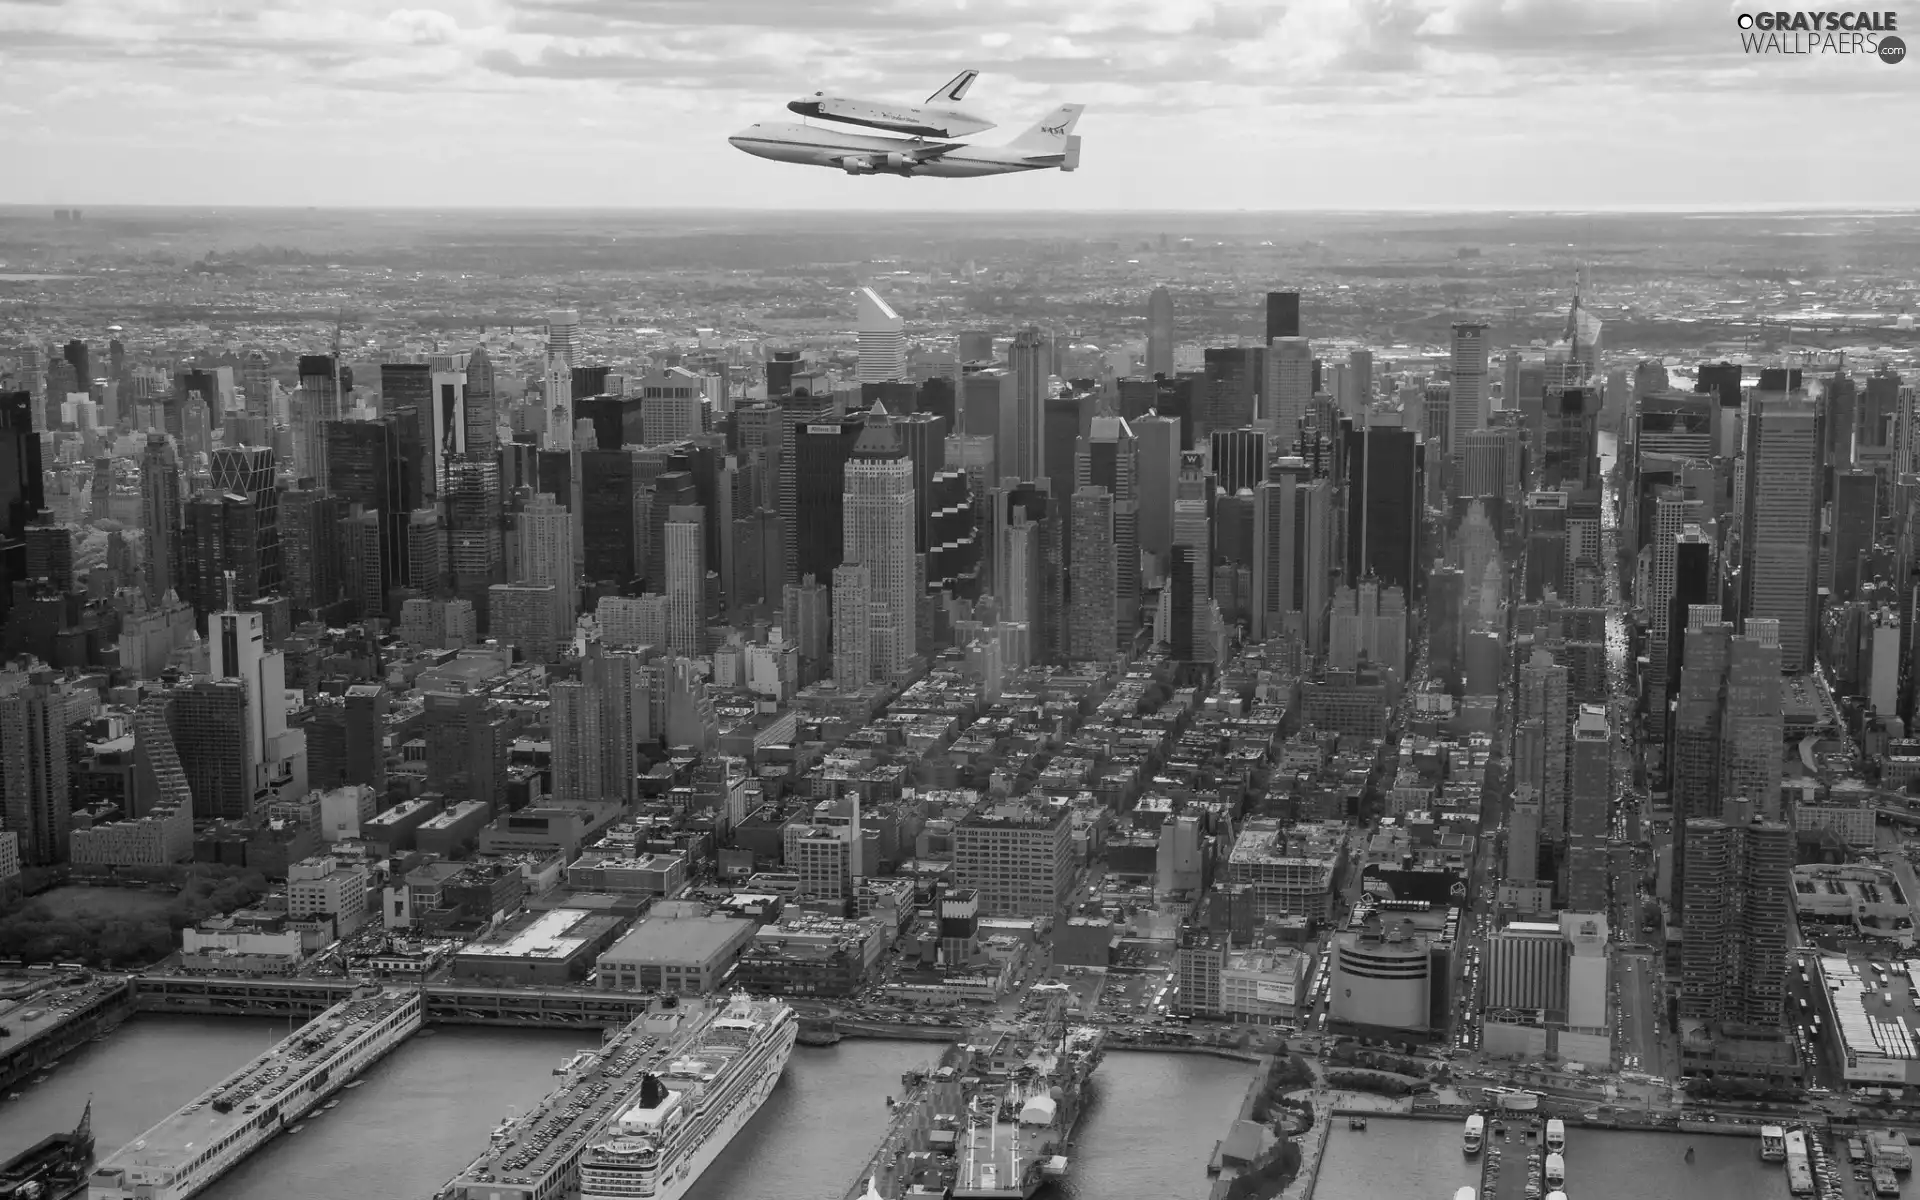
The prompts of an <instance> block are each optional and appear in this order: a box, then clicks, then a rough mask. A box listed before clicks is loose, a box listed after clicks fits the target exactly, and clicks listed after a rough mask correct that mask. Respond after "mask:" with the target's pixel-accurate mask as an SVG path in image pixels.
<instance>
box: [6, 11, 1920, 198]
mask: <svg viewBox="0 0 1920 1200" xmlns="http://www.w3.org/2000/svg"><path fill="white" fill-rule="evenodd" d="M1743 7H1747V6H1744V5H1741V4H1738V3H1735V4H1731V5H1730V4H1729V3H1728V2H1727V0H1051V2H1049V0H439V2H438V3H435V2H434V0H424V2H423V3H422V4H421V5H420V6H418V7H395V6H393V5H389V4H379V3H371V2H369V0H0V161H3V162H4V163H5V164H6V168H7V169H6V170H4V171H0V202H11V203H28V204H57V203H77V204H95V205H99V204H110V203H151V204H192V205H206V204H228V205H252V204H267V205H281V204H297V205H305V204H313V205H369V206H379V205H423V206H470V205H481V206H523V205H540V206H590V207H629V206H632V207H683V206H715V205H719V206H731V207H773V208H782V207H804V208H848V207H862V206H864V207H874V208H904V209H954V208H961V207H968V208H973V207H978V208H996V209H1032V208H1058V209H1287V208H1315V209H1324V208H1373V209H1380V208H1451V207H1461V208H1562V209H1565V208H1600V207H1624V206H1675V207H1746V206H1769V205H1781V204H1822V205H1825V204H1855V203H1858V204H1876V203H1880V204H1884V203H1906V204H1911V203H1914V202H1915V201H1916V199H1917V198H1920V155H1915V154H1913V153H1911V152H1910V151H1909V152H1901V153H1894V152H1893V142H1894V141H1896V140H1897V138H1898V136H1899V135H1897V134H1896V133H1895V130H1897V129H1901V128H1905V127H1907V126H1909V125H1910V124H1911V121H1912V118H1913V115H1914V114H1915V113H1916V112H1920V60H1916V59H1914V58H1909V60H1908V61H1907V62H1904V63H1901V64H1898V65H1887V64H1884V63H1881V62H1879V61H1877V60H1876V59H1874V58H1872V57H1859V56H1837V55H1836V56H1816V57H1811V58H1800V59H1787V58H1780V57H1766V58H1755V57H1749V56H1747V55H1745V54H1743V53H1742V50H1741V42H1740V35H1739V31H1738V30H1737V28H1736V27H1735V16H1736V14H1737V13H1738V12H1740V11H1741V10H1742V8H1743ZM1903 15H1905V14H1903ZM1911 16H1912V23H1913V26H1914V28H1913V29H1912V30H1911V31H1908V30H1903V32H1904V33H1905V34H1906V36H1907V37H1908V38H1909V39H1910V40H1913V41H1914V42H1915V43H1916V46H1917V47H1920V9H1916V10H1914V11H1913V12H1912V14H1911ZM966 66H971V67H978V68H979V69H980V70H981V71H982V72H983V74H982V76H981V78H980V80H979V81H978V82H977V83H976V84H975V85H974V89H973V92H972V94H971V95H970V96H969V97H968V100H969V102H970V104H969V107H972V108H974V109H976V110H977V111H980V112H982V113H983V114H985V115H987V116H989V117H990V118H992V119H994V120H997V121H998V122H999V123H1000V128H999V129H997V130H995V131H993V132H991V133H988V134H986V135H984V138H983V140H996V139H1000V138H1004V137H1011V136H1013V134H1014V133H1016V132H1018V131H1019V130H1021V129H1024V128H1025V127H1026V126H1027V125H1029V124H1031V123H1032V121H1033V120H1034V119H1035V118H1037V117H1038V116H1040V115H1041V114H1043V113H1045V112H1046V111H1047V110H1049V109H1050V108H1051V107H1052V106H1053V105H1055V104H1056V103H1058V102H1061V101H1067V100H1077V101H1081V102H1084V103H1085V104H1087V105H1088V113H1087V115H1086V117H1085V118H1084V119H1083V120H1082V122H1081V125H1080V132H1081V133H1082V134H1083V135H1084V138H1085V148H1084V152H1083V164H1082V167H1081V169H1080V171H1079V172H1078V173H1076V174H1074V175H1070V176H1061V175H1059V174H1057V173H1051V172H1049V173H1041V174H1037V175H1033V176H1027V177H1021V178H1009V179H987V180H933V179H896V178H871V177H867V178H848V177H845V176H842V175H840V174H838V173H836V172H830V171H824V170H819V169H813V168H805V167H797V166H789V165H785V164H779V163H770V162H765V161H762V160H758V159H754V158H751V157H748V156H747V155H744V154H742V153H740V152H739V151H737V150H734V149H732V148H731V147H729V146H728V145H727V143H726V141H725V138H726V136H727V135H728V134H730V133H732V132H735V131H736V130H738V129H740V128H742V127H743V126H745V125H748V124H750V123H752V122H754V121H757V120H762V119H796V118H792V117H791V116H790V115H789V114H788V113H786V112H785V111H784V105H785V102H786V101H787V100H789V99H791V98H793V97H795V96H798V95H801V94H804V93H806V92H810V91H814V90H816V89H832V90H835V91H839V92H842V93H848V94H856V95H872V96H880V97H899V98H904V99H914V100H917V99H919V98H920V97H923V96H925V95H926V94H927V93H928V92H930V91H932V90H933V89H934V88H935V87H937V86H938V85H939V84H940V83H942V82H943V81H945V80H946V79H947V78H949V77H950V76H951V75H952V74H953V73H954V72H955V71H956V70H958V69H959V68H961V67H966ZM1901 111H1904V113H1905V114H1906V115H1905V116H1904V117H1898V118H1896V113H1899V112H1901Z"/></svg>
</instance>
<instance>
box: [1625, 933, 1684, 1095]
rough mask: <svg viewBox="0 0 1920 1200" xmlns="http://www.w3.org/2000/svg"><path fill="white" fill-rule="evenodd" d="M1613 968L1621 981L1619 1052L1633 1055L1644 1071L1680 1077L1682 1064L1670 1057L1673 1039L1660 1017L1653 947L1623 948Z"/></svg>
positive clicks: (1656, 962) (1656, 966)
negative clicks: (1650, 949) (1669, 1059)
mask: <svg viewBox="0 0 1920 1200" xmlns="http://www.w3.org/2000/svg"><path fill="white" fill-rule="evenodd" d="M1614 968H1615V972H1616V978H1618V980H1619V981H1620V1008H1619V1029H1620V1032H1619V1038H1618V1040H1617V1045H1618V1047H1619V1052H1620V1053H1621V1054H1622V1055H1627V1054H1631V1055H1634V1056H1635V1057H1636V1058H1637V1059H1638V1060H1639V1064H1640V1065H1639V1068H1638V1069H1639V1070H1640V1071H1641V1072H1642V1073H1643V1074H1647V1075H1657V1076H1660V1077H1662V1078H1665V1079H1675V1078H1678V1075H1679V1064H1678V1063H1677V1062H1670V1061H1668V1056H1669V1049H1670V1039H1669V1038H1667V1037H1666V1034H1665V1030H1664V1028H1663V1026H1664V1024H1665V1023H1664V1022H1663V1021H1662V1020H1661V1019H1660V1007H1659V1001H1658V999H1657V997H1658V994H1659V987H1660V970H1659V962H1658V960H1657V959H1656V957H1655V955H1654V954H1653V952H1651V951H1640V950H1622V951H1621V952H1620V953H1619V954H1618V955H1617V957H1616V958H1615V959H1614Z"/></svg>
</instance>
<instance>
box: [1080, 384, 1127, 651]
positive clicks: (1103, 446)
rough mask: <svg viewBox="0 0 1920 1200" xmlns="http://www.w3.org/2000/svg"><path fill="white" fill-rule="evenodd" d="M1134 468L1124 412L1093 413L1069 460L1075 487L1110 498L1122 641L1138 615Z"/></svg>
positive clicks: (1116, 613)
mask: <svg viewBox="0 0 1920 1200" xmlns="http://www.w3.org/2000/svg"><path fill="white" fill-rule="evenodd" d="M1139 472H1140V466H1139V456H1138V443H1137V442H1136V440H1135V438H1134V436H1133V428H1132V426H1130V425H1129V424H1128V423H1127V421H1126V419H1125V418H1124V417H1119V416H1115V415H1113V414H1112V413H1110V412H1101V413H1097V414H1096V415H1095V416H1094V418H1093V422H1092V424H1091V426H1090V428H1089V429H1088V432H1087V437H1086V441H1085V442H1084V444H1082V445H1081V447H1080V449H1079V453H1078V454H1077V455H1076V456H1075V459H1074V487H1075V490H1076V491H1081V490H1085V489H1086V488H1089V487H1096V488H1101V489H1103V490H1105V491H1106V492H1108V493H1109V494H1110V495H1111V496H1112V497H1113V531H1112V532H1113V612H1114V621H1115V636H1116V638H1117V639H1118V640H1119V641H1120V642H1122V643H1125V642H1129V641H1131V640H1132V638H1133V631H1134V630H1135V629H1136V628H1138V626H1139V618H1140V499H1139V496H1140V492H1139ZM1074 536H1075V537H1078V536H1079V534H1078V531H1077V530H1076V531H1075V533H1074ZM1075 599H1076V602H1077V600H1078V599H1079V593H1078V592H1076V593H1075Z"/></svg>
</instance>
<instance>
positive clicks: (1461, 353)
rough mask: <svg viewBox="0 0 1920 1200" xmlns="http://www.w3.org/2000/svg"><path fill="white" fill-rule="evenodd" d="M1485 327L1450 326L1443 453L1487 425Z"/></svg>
mask: <svg viewBox="0 0 1920 1200" xmlns="http://www.w3.org/2000/svg"><path fill="white" fill-rule="evenodd" d="M1487 404H1488V401H1487V327H1486V326H1485V325H1479V324H1474V323H1471V322H1462V323H1459V324H1456V325H1455V326H1454V327H1453V359H1452V382H1451V386H1450V396H1449V400H1448V424H1447V442H1446V446H1445V451H1446V453H1447V454H1449V455H1451V454H1457V453H1459V452H1460V451H1461V450H1462V449H1464V448H1465V446H1466V444H1467V434H1468V433H1470V432H1472V431H1473V430H1475V429H1484V428H1486V424H1487Z"/></svg>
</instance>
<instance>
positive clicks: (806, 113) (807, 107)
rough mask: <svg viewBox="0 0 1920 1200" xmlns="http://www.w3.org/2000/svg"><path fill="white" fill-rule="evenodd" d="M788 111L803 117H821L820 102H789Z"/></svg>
mask: <svg viewBox="0 0 1920 1200" xmlns="http://www.w3.org/2000/svg"><path fill="white" fill-rule="evenodd" d="M787 111H788V112H795V113H799V114H800V115H801V116H803V117H817V116H819V115H820V102H819V101H818V100H789V101H787Z"/></svg>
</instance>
